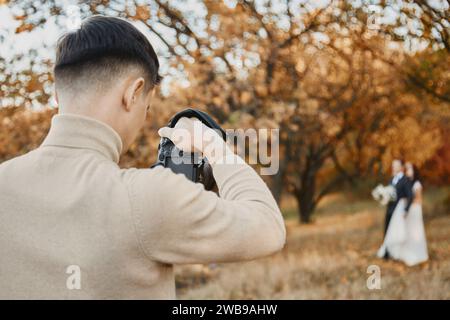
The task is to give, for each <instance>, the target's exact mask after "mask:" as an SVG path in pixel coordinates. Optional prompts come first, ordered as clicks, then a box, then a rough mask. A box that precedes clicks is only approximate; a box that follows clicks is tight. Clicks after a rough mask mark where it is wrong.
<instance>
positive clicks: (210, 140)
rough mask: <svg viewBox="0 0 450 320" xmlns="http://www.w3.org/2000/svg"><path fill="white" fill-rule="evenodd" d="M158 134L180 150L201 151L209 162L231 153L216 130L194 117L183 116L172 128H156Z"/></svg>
mask: <svg viewBox="0 0 450 320" xmlns="http://www.w3.org/2000/svg"><path fill="white" fill-rule="evenodd" d="M158 134H159V135H160V136H161V137H163V138H168V139H170V140H171V141H172V142H173V143H174V144H175V146H176V147H177V148H178V149H180V150H183V151H185V152H199V153H201V154H202V155H203V156H205V157H206V158H208V161H209V162H211V163H214V162H216V161H218V160H220V159H223V158H224V157H225V156H226V155H228V154H230V153H232V151H231V150H230V149H229V148H228V146H227V144H226V142H225V141H224V140H223V139H222V137H221V136H220V135H219V134H218V133H217V132H216V131H214V130H213V129H211V128H209V127H207V126H206V125H204V124H203V123H202V122H201V121H199V120H198V119H196V118H186V117H183V118H181V119H180V120H178V122H177V123H176V124H175V127H174V128H169V127H163V128H161V129H159V130H158Z"/></svg>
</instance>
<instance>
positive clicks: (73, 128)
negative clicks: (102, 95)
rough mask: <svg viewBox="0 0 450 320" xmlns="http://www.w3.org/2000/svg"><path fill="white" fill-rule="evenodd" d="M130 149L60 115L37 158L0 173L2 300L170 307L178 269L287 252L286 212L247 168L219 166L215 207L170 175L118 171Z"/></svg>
mask: <svg viewBox="0 0 450 320" xmlns="http://www.w3.org/2000/svg"><path fill="white" fill-rule="evenodd" d="M121 148H122V142H121V139H120V137H119V135H118V134H117V133H116V132H115V131H114V130H113V129H112V128H110V127H109V126H107V125H105V124H103V123H101V122H99V121H96V120H93V119H90V118H85V117H80V116H76V115H56V116H55V117H54V118H53V120H52V125H51V129H50V132H49V134H48V136H47V138H46V139H45V141H44V142H43V143H42V145H41V146H40V147H39V148H37V149H36V150H33V151H31V152H29V153H27V154H25V155H23V156H20V157H17V158H14V159H12V160H9V161H6V162H4V163H2V164H0V219H1V221H0V298H2V299H19V298H24V299H34V298H39V299H133V298H138V299H173V298H175V282H174V273H173V267H172V265H173V264H182V263H208V262H226V261H240V260H249V259H254V258H257V257H261V256H265V255H269V254H272V253H274V252H276V251H278V250H280V249H281V248H282V247H283V245H284V242H285V228H284V223H283V219H282V216H281V214H280V211H279V209H278V207H277V204H276V202H275V201H274V199H273V197H272V195H271V193H270V191H269V190H268V188H267V187H266V185H265V184H264V182H263V181H262V180H261V178H260V177H259V176H258V175H257V174H256V172H255V171H254V170H253V169H252V168H251V167H250V166H248V165H247V164H245V163H243V161H242V160H241V159H240V158H239V159H238V160H240V162H241V163H240V164H214V165H213V173H214V177H215V179H216V181H217V184H218V187H219V192H220V197H218V196H217V195H216V194H215V193H213V192H208V191H205V190H204V188H203V186H202V185H201V184H194V183H193V182H191V181H188V180H187V179H186V178H185V177H184V176H182V175H176V174H174V173H172V171H170V170H169V169H165V168H162V167H157V168H155V169H120V168H119V166H118V165H117V162H118V160H119V155H120V152H121ZM233 157H237V156H235V155H233Z"/></svg>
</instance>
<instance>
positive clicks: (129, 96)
mask: <svg viewBox="0 0 450 320" xmlns="http://www.w3.org/2000/svg"><path fill="white" fill-rule="evenodd" d="M144 86H145V80H144V78H142V77H139V78H137V79H135V80H132V81H131V82H129V85H128V87H127V88H126V89H125V92H124V95H123V105H124V106H125V109H126V110H127V111H130V110H131V107H132V106H133V105H134V103H135V102H136V101H137V100H138V99H139V97H140V95H141V94H142V92H143V91H144Z"/></svg>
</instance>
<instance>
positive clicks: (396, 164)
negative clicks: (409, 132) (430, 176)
mask: <svg viewBox="0 0 450 320" xmlns="http://www.w3.org/2000/svg"><path fill="white" fill-rule="evenodd" d="M403 171H404V164H403V161H402V160H400V159H394V160H393V161H392V176H393V177H392V180H391V185H392V186H394V187H395V191H396V193H397V197H396V199H395V200H394V201H389V203H388V205H387V210H386V220H385V225H384V234H386V231H387V228H388V226H389V221H390V220H391V218H392V214H393V213H394V210H395V207H396V206H397V204H398V202H399V201H400V199H403V198H406V199H407V203H406V207H405V212H408V210H409V206H410V205H411V202H412V198H413V196H412V189H411V185H410V181H409V179H408V178H407V177H406V176H405V174H404V172H403Z"/></svg>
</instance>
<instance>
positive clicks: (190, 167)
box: [152, 108, 226, 190]
mask: <svg viewBox="0 0 450 320" xmlns="http://www.w3.org/2000/svg"><path fill="white" fill-rule="evenodd" d="M183 117H186V118H196V119H198V120H200V121H201V122H202V123H203V124H205V125H206V126H207V127H209V128H211V129H214V130H216V131H217V132H219V133H220V135H221V137H222V139H224V140H226V133H225V131H224V130H223V129H222V128H221V127H220V126H219V125H218V124H217V122H215V121H214V120H213V119H212V118H211V117H210V116H209V115H208V114H207V113H205V112H203V111H200V110H196V109H191V108H189V109H185V110H183V111H180V112H178V113H177V114H175V115H174V116H173V117H172V118H171V119H170V121H169V123H168V124H167V126H168V127H169V128H174V127H175V125H176V123H177V122H178V120H180V119H181V118H183ZM160 165H161V166H163V167H165V168H169V169H171V170H172V171H173V172H174V173H181V174H183V175H185V176H186V178H188V179H189V180H191V181H193V182H196V183H202V184H203V185H204V187H205V189H206V190H214V189H215V187H216V181H215V180H214V177H213V174H212V168H211V166H210V164H209V163H208V159H207V158H205V157H203V156H202V155H201V154H199V153H196V152H192V153H191V152H184V151H183V150H180V149H178V148H177V147H176V146H175V144H174V143H173V142H172V141H171V140H170V139H168V138H161V140H160V142H159V145H158V159H157V161H156V163H155V164H154V165H153V166H152V167H155V166H160Z"/></svg>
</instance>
